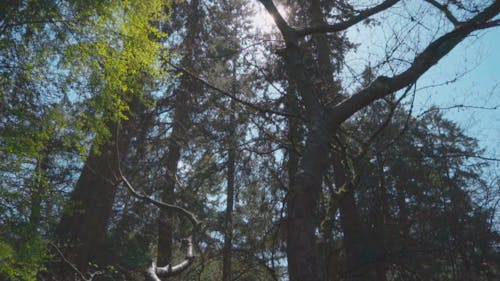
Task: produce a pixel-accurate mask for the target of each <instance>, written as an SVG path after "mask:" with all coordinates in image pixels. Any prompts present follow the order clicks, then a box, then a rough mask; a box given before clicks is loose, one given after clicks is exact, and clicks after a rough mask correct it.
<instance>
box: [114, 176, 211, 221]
mask: <svg viewBox="0 0 500 281" xmlns="http://www.w3.org/2000/svg"><path fill="white" fill-rule="evenodd" d="M118 172H119V173H120V179H121V181H123V182H124V183H125V186H126V187H127V189H128V191H130V193H131V194H132V195H133V196H134V197H136V198H138V199H141V200H144V201H146V202H149V203H151V204H153V205H155V206H157V207H158V208H161V209H166V210H171V211H175V212H177V213H179V214H181V215H183V216H185V217H186V218H188V219H189V221H190V222H191V223H192V224H193V225H194V226H199V225H200V224H201V222H200V221H199V220H198V218H197V217H196V216H195V215H194V214H193V213H191V212H190V211H188V210H186V209H184V208H182V207H180V206H177V205H174V204H168V203H165V202H161V201H158V200H155V199H153V198H151V197H149V196H148V195H146V194H144V193H143V192H139V191H137V190H135V189H134V187H133V186H132V184H130V182H129V181H128V180H127V178H126V177H125V176H124V175H123V174H122V172H121V169H118Z"/></svg>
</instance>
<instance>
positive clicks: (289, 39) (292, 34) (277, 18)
mask: <svg viewBox="0 0 500 281" xmlns="http://www.w3.org/2000/svg"><path fill="white" fill-rule="evenodd" d="M259 2H260V3H262V5H264V7H265V8H266V10H267V12H268V13H269V14H270V15H271V16H272V17H273V19H274V23H276V26H277V27H278V29H279V31H280V32H281V35H283V39H285V42H286V43H287V45H288V44H291V45H294V46H297V45H298V38H299V37H298V33H297V30H296V29H295V28H293V27H291V26H290V25H288V23H286V21H285V19H284V18H283V16H282V15H281V13H280V12H279V11H278V8H276V5H274V3H273V1H272V0H259Z"/></svg>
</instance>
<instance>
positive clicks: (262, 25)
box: [251, 5, 288, 33]
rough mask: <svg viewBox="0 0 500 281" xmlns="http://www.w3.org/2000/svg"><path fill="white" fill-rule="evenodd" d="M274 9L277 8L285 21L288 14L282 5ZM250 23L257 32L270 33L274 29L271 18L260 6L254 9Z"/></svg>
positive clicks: (274, 25)
mask: <svg viewBox="0 0 500 281" xmlns="http://www.w3.org/2000/svg"><path fill="white" fill-rule="evenodd" d="M276 8H278V11H279V12H280V13H281V15H282V16H283V17H284V18H285V19H286V17H287V14H288V13H287V10H286V8H285V7H284V6H282V5H276ZM251 22H252V25H253V27H254V28H255V29H256V30H257V31H258V32H262V33H271V32H272V31H273V30H275V29H276V24H275V23H274V19H273V17H272V16H271V15H270V14H269V13H268V12H267V11H266V9H265V8H264V7H262V6H257V7H255V10H254V13H253V15H252V17H251Z"/></svg>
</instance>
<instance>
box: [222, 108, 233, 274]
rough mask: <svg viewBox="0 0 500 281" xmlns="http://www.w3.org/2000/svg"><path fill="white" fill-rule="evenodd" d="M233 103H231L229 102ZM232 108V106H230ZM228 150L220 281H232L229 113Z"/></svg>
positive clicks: (231, 126)
mask: <svg viewBox="0 0 500 281" xmlns="http://www.w3.org/2000/svg"><path fill="white" fill-rule="evenodd" d="M231 103H233V102H231ZM231 108H234V105H233V106H231ZM229 123H230V124H229V131H228V138H229V142H228V144H229V149H228V159H227V199H226V216H225V219H226V220H225V225H224V247H223V249H222V281H231V280H232V274H231V273H232V269H231V259H232V248H233V205H234V188H235V186H234V174H235V164H236V123H235V118H234V115H233V114H232V113H231V116H230V120H229Z"/></svg>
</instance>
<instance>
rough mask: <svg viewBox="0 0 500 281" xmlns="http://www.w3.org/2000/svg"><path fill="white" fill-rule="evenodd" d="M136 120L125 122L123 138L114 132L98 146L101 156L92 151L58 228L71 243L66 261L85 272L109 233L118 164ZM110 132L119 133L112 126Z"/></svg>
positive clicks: (122, 130) (61, 236)
mask: <svg viewBox="0 0 500 281" xmlns="http://www.w3.org/2000/svg"><path fill="white" fill-rule="evenodd" d="M133 120H134V117H130V119H129V120H127V121H124V122H123V124H122V128H121V130H120V135H119V136H118V137H117V136H116V135H115V134H114V133H113V134H112V136H111V137H110V139H109V140H107V141H106V142H105V143H104V144H103V145H101V146H100V147H99V151H100V153H96V152H95V151H94V150H92V152H91V153H90V155H89V156H88V158H87V160H86V162H85V165H84V167H83V170H82V173H81V174H80V178H79V179H78V181H77V183H76V186H75V189H74V190H73V192H72V193H71V198H70V200H69V204H68V205H67V207H66V209H65V211H64V215H63V217H62V219H61V222H60V223H59V225H58V227H57V229H56V235H57V236H58V237H59V239H60V241H61V242H69V244H70V248H68V249H67V250H66V251H65V254H66V255H67V258H69V259H70V260H71V262H72V263H74V264H75V266H76V267H77V268H78V269H79V270H80V271H82V272H85V271H86V270H87V269H88V264H89V262H90V261H92V260H94V259H95V258H96V256H97V254H98V250H99V247H100V246H101V242H102V240H103V238H104V235H105V233H106V226H107V223H108V219H109V217H110V215H111V210H112V206H113V201H114V198H115V193H116V188H117V184H116V181H115V178H116V176H117V175H118V170H117V169H118V164H119V162H118V161H121V159H122V158H123V157H124V156H125V155H126V154H127V151H128V148H129V144H130V140H131V137H132V135H133V132H134V131H135V128H134V124H133ZM109 129H110V131H111V132H115V131H116V129H115V128H113V126H110V128H109ZM115 140H116V141H117V142H115Z"/></svg>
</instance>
